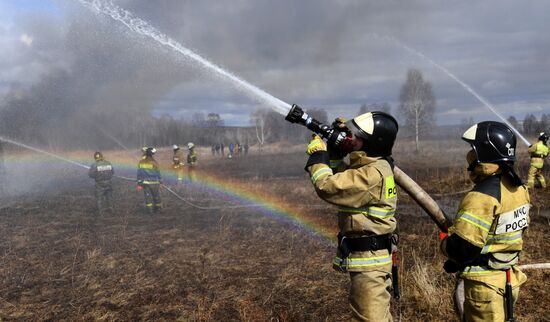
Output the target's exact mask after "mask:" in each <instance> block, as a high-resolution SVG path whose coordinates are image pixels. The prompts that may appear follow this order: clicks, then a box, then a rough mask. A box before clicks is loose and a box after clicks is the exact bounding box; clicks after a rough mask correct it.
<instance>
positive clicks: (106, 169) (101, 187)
mask: <svg viewBox="0 0 550 322" xmlns="http://www.w3.org/2000/svg"><path fill="white" fill-rule="evenodd" d="M94 160H95V162H94V163H93V164H92V165H91V166H90V170H89V171H88V176H89V177H90V178H92V179H94V180H95V200H96V205H97V211H98V213H99V214H102V213H104V212H105V211H106V210H108V211H112V210H113V185H112V183H111V178H112V177H113V174H114V169H113V166H112V165H111V162H109V161H107V160H105V158H104V157H103V154H102V153H101V152H99V151H98V152H95V153H94Z"/></svg>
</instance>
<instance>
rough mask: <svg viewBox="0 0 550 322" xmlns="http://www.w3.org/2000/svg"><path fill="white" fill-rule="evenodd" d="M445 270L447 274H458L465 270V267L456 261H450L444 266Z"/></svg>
mask: <svg viewBox="0 0 550 322" xmlns="http://www.w3.org/2000/svg"><path fill="white" fill-rule="evenodd" d="M443 269H444V270H445V272H447V273H456V272H458V271H460V270H462V269H464V267H463V266H462V265H460V264H458V263H455V262H454V261H452V260H450V259H448V260H446V261H445V264H443Z"/></svg>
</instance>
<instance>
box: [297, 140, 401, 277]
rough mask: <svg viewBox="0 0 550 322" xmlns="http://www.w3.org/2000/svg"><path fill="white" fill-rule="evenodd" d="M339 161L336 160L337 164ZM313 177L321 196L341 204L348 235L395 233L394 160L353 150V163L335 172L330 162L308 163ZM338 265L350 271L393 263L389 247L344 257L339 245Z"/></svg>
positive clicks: (340, 215) (342, 231) (340, 219)
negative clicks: (369, 155)
mask: <svg viewBox="0 0 550 322" xmlns="http://www.w3.org/2000/svg"><path fill="white" fill-rule="evenodd" d="M334 165H335V164H333V166H334ZM308 171H309V173H310V176H311V181H312V183H313V185H314V187H315V191H316V192H317V194H318V195H319V197H320V198H321V199H323V200H325V201H327V202H330V203H332V204H335V205H337V206H340V208H339V211H338V226H339V229H340V234H341V235H342V236H345V237H347V238H354V237H361V236H374V235H384V234H390V233H393V231H394V230H395V227H396V220H395V217H394V214H395V210H396V206H397V193H396V190H395V182H394V178H393V171H392V169H391V166H390V164H389V163H388V161H386V160H385V159H382V158H380V157H375V158H371V157H368V156H367V155H366V153H365V152H363V151H356V152H352V153H351V154H350V165H349V166H348V167H347V169H345V170H344V171H341V172H337V173H333V170H332V169H331V168H330V167H329V166H328V165H326V164H323V163H318V164H314V165H311V166H310V167H308ZM334 266H335V267H336V268H347V269H348V270H349V271H356V272H357V271H368V270H373V269H380V267H381V266H385V267H386V268H388V269H389V267H390V266H391V256H390V254H389V252H388V250H385V249H383V250H377V251H365V252H353V251H352V252H351V253H350V255H349V257H348V258H342V254H341V252H340V250H339V249H338V252H337V257H336V258H335V259H334Z"/></svg>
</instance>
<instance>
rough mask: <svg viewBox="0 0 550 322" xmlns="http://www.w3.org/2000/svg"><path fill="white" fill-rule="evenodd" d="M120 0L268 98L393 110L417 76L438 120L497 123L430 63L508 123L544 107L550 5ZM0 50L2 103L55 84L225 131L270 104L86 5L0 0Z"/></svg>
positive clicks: (114, 104)
mask: <svg viewBox="0 0 550 322" xmlns="http://www.w3.org/2000/svg"><path fill="white" fill-rule="evenodd" d="M82 1H84V0H82ZM88 1H89V2H91V1H92V0H88ZM96 1H99V0H96ZM106 1H107V0H106ZM112 2H113V3H114V4H116V5H118V6H120V7H122V8H124V9H127V10H128V11H130V12H131V13H132V14H133V15H135V16H136V17H139V18H142V19H143V20H145V21H147V22H148V23H150V24H151V25H152V26H154V27H155V28H157V29H158V30H159V31H160V32H162V33H163V34H165V35H167V36H169V37H170V38H172V39H173V40H174V41H177V42H179V43H180V44H182V45H183V46H184V47H186V48H188V49H191V50H192V51H194V52H196V53H198V54H200V55H202V56H203V57H205V58H207V59H208V60H209V61H211V62H213V63H215V64H217V65H219V66H222V67H223V68H225V69H226V70H228V71H231V72H232V73H234V74H235V75H238V76H239V77H241V78H242V79H244V80H246V81H248V82H249V83H251V84H253V85H255V86H257V87H259V88H261V89H263V90H264V91H265V92H267V93H269V94H271V95H273V96H274V97H276V98H278V99H280V100H282V101H284V102H288V103H298V104H299V105H301V106H303V107H304V108H306V109H307V108H308V107H310V108H313V107H315V108H324V109H326V110H327V111H328V112H329V115H331V116H337V115H342V116H346V117H351V116H354V115H355V113H356V112H357V111H358V108H359V106H360V105H361V104H364V103H366V104H373V103H382V102H388V103H390V105H391V106H392V107H393V108H394V110H393V113H394V114H398V111H397V109H396V106H397V105H398V97H399V90H400V87H401V85H402V84H403V82H404V80H405V76H406V72H407V70H408V69H410V68H416V69H419V70H420V71H421V72H422V73H423V75H424V78H425V79H426V80H427V81H429V82H430V83H431V84H432V86H433V90H434V94H435V96H436V99H437V113H436V119H437V121H438V122H439V123H440V124H454V123H460V121H461V120H462V119H465V118H469V117H471V116H473V117H474V119H475V120H476V121H481V120H488V119H491V120H498V119H497V117H496V116H495V115H494V114H492V112H490V111H489V109H487V108H486V107H485V106H484V105H483V104H482V103H481V102H480V101H479V100H478V99H476V98H475V97H474V95H472V94H471V93H469V92H468V91H467V90H466V89H465V88H464V87H463V86H461V85H460V84H459V83H458V82H457V81H455V80H453V79H452V78H451V77H449V75H447V74H446V73H445V72H443V71H442V70H441V69H440V68H437V67H435V66H434V65H433V64H432V63H430V62H429V61H428V60H427V59H426V58H423V57H421V56H422V55H424V56H426V57H428V58H429V59H431V60H432V61H433V62H435V63H437V64H439V65H440V66H441V67H443V68H445V69H447V70H448V71H449V72H451V73H452V74H454V75H455V76H456V77H457V78H458V79H460V80H461V81H462V82H464V83H466V84H467V85H469V86H470V87H471V88H472V89H473V90H475V91H476V92H477V93H478V94H479V95H481V96H482V97H484V98H486V99H487V101H488V102H490V104H491V105H492V106H493V107H494V108H495V109H496V110H498V111H499V112H500V113H501V114H503V115H505V116H509V115H514V116H516V117H517V118H518V119H523V118H524V116H525V115H526V114H527V113H533V114H535V115H537V116H540V115H541V114H542V113H550V37H548V31H549V30H550V19H548V17H547V13H548V12H550V2H548V1H543V0H540V1H527V2H524V1H512V0H498V1H497V0H495V1H435V0H433V1H429V0H425V1H424V0H414V1H397V0H395V1H392V0H388V1H378V0H376V1H375V0H372V1H371V0H349V1H343V0H338V1H337V0H303V1H295V0H276V1H275V0H271V1H268V0H232V1H222V0H218V1H210V0H202V1H190V0H189V1H187V0H158V1H150V0H116V1H115V0H113V1H112ZM403 45H405V46H408V48H411V49H413V50H415V51H417V52H418V53H421V55H417V54H415V53H414V52H412V51H411V50H407V49H406V48H405V47H404V46H403ZM0 48H2V50H1V51H0V97H4V96H5V95H6V94H8V93H10V94H12V95H13V93H17V92H18V91H25V90H29V89H30V88H33V86H34V87H36V85H37V84H41V83H42V84H44V83H45V85H43V86H41V87H40V88H41V90H42V91H46V92H47V91H48V90H47V88H48V87H47V86H48V85H49V83H50V82H53V83H55V87H54V88H55V91H58V92H59V91H61V94H64V91H66V93H67V96H70V98H71V100H70V102H71V103H70V104H75V102H77V103H76V104H78V106H79V107H78V108H86V109H109V110H116V109H125V110H126V109H139V110H142V111H150V112H151V113H153V114H155V115H161V114H164V113H169V114H171V115H173V116H175V117H184V118H190V117H191V115H193V114H194V113H197V112H205V113H208V112H217V113H219V114H220V115H221V116H222V118H224V119H225V121H226V124H229V125H247V124H249V118H248V116H249V114H250V113H251V112H252V111H254V110H255V109H257V108H262V107H270V104H269V103H266V101H265V100H259V99H258V98H257V97H256V96H255V95H254V94H250V93H247V90H242V88H241V89H239V87H238V86H236V85H235V84H234V83H233V82H231V81H228V80H227V79H225V78H223V77H219V76H218V75H216V74H215V73H213V72H211V71H209V70H206V69H203V68H199V67H197V64H196V63H194V62H193V61H192V60H190V59H187V58H186V57H185V56H184V55H182V54H181V53H177V52H176V51H174V50H172V49H170V48H168V47H166V46H162V45H160V44H158V43H156V42H155V41H154V40H152V39H150V38H147V37H144V36H142V35H138V34H137V33H135V32H132V31H130V30H129V29H128V28H126V27H125V26H123V25H122V24H121V23H119V22H117V21H115V20H113V19H111V18H110V17H107V16H105V15H102V14H99V13H97V12H94V11H92V10H90V9H89V8H86V7H85V6H83V5H82V4H81V3H80V1H78V0H13V1H10V0H2V1H0ZM60 73H61V74H63V77H55V75H59V74H60ZM52 75H53V76H52ZM44 86H46V87H44ZM52 91H53V90H52ZM56 94H57V95H59V94H60V93H56ZM42 95H43V94H42Z"/></svg>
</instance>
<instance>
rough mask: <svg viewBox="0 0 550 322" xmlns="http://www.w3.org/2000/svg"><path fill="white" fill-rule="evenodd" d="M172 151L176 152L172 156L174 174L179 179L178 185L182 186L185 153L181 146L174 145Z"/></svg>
mask: <svg viewBox="0 0 550 322" xmlns="http://www.w3.org/2000/svg"><path fill="white" fill-rule="evenodd" d="M172 149H173V151H174V155H173V156H172V169H174V173H175V175H176V177H177V179H178V181H177V183H178V184H180V185H181V184H182V183H183V167H184V165H185V164H184V163H183V151H182V150H181V149H180V147H179V146H177V145H175V144H174V145H173V146H172Z"/></svg>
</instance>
